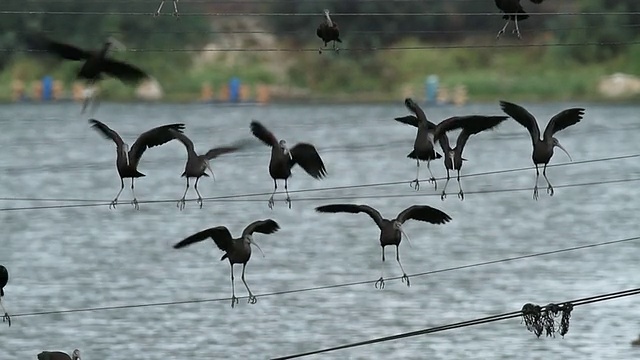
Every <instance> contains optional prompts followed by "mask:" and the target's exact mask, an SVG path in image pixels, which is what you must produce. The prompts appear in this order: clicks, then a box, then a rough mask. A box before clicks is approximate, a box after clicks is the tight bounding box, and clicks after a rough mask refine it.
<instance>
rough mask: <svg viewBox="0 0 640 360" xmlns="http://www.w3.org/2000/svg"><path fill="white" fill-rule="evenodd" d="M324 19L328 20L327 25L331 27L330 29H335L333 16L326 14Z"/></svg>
mask: <svg viewBox="0 0 640 360" xmlns="http://www.w3.org/2000/svg"><path fill="white" fill-rule="evenodd" d="M324 18H325V19H326V20H327V25H329V27H333V21H331V16H329V13H324Z"/></svg>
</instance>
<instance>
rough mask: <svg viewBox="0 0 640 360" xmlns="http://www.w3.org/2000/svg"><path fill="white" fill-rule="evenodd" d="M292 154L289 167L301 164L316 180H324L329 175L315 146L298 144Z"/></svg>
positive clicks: (293, 148) (291, 151)
mask: <svg viewBox="0 0 640 360" xmlns="http://www.w3.org/2000/svg"><path fill="white" fill-rule="evenodd" d="M290 153H291V160H290V161H289V167H293V166H294V165H295V164H299V165H300V166H301V167H302V168H303V169H304V171H306V172H307V174H309V175H311V176H312V177H313V178H315V179H322V178H323V177H325V176H326V175H327V170H326V169H325V167H324V162H322V158H321V157H320V155H319V154H318V151H316V148H315V147H314V146H313V145H311V144H307V143H297V144H296V146H294V147H292V148H291V150H290Z"/></svg>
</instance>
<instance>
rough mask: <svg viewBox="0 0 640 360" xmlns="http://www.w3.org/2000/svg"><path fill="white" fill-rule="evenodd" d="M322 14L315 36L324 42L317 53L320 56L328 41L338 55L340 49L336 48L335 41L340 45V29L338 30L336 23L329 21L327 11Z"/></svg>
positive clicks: (329, 17)
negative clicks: (331, 43) (322, 17)
mask: <svg viewBox="0 0 640 360" xmlns="http://www.w3.org/2000/svg"><path fill="white" fill-rule="evenodd" d="M323 14H324V19H323V20H322V22H321V23H320V25H318V29H317V30H316V35H318V37H319V38H320V39H322V41H324V47H322V48H320V49H318V53H320V54H322V49H323V48H326V47H327V44H328V43H329V42H330V41H333V50H335V52H336V53H338V52H339V51H340V49H338V48H337V47H336V41H337V42H339V43H342V40H340V29H339V28H338V23H337V22H335V21H332V20H331V16H330V15H329V10H328V9H324V11H323Z"/></svg>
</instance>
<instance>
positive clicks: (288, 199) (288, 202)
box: [284, 195, 291, 209]
mask: <svg viewBox="0 0 640 360" xmlns="http://www.w3.org/2000/svg"><path fill="white" fill-rule="evenodd" d="M284 201H285V202H286V203H287V204H288V205H289V209H291V198H290V197H289V195H287V198H286V199H284Z"/></svg>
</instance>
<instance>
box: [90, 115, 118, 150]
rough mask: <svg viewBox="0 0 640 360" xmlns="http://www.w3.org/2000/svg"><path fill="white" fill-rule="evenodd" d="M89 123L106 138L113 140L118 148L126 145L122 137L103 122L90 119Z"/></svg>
mask: <svg viewBox="0 0 640 360" xmlns="http://www.w3.org/2000/svg"><path fill="white" fill-rule="evenodd" d="M89 123H90V124H92V125H91V127H92V128H94V129H96V130H98V131H99V132H100V133H101V134H102V135H103V136H104V137H105V138H107V139H111V140H113V142H115V143H116V146H118V147H121V146H122V145H124V141H122V138H121V137H120V135H118V133H117V132H115V131H114V130H112V129H111V128H110V127H108V126H107V125H105V124H104V123H103V122H101V121H98V120H96V119H89Z"/></svg>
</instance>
